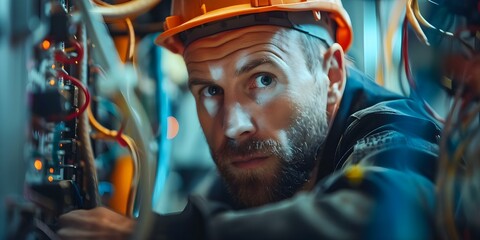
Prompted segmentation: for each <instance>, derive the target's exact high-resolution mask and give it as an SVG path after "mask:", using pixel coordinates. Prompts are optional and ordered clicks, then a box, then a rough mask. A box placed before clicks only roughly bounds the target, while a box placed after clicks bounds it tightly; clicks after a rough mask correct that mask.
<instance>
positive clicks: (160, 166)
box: [152, 41, 171, 204]
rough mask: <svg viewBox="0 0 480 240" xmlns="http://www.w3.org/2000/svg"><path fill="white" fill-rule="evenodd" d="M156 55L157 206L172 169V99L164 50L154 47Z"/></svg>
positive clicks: (155, 189) (155, 200)
mask: <svg viewBox="0 0 480 240" xmlns="http://www.w3.org/2000/svg"><path fill="white" fill-rule="evenodd" d="M152 42H153V41H152ZM153 49H154V50H153V51H154V53H155V55H154V58H155V59H154V61H153V63H154V66H153V67H154V69H156V72H155V75H156V79H157V80H158V81H157V103H158V111H157V112H158V117H159V122H160V136H159V139H158V151H159V152H158V161H157V174H156V180H155V188H154V191H153V204H156V203H157V202H158V201H159V200H160V196H161V194H162V193H163V191H164V189H165V184H166V180H167V176H168V171H169V168H170V164H169V161H170V153H171V141H169V140H168V139H167V124H168V122H167V118H168V116H170V113H171V109H170V98H169V96H168V93H167V92H166V91H165V87H164V85H165V84H164V80H165V79H164V77H163V76H164V74H163V70H164V69H162V68H161V67H160V66H161V63H162V51H164V50H162V49H161V48H160V47H156V46H154V47H153Z"/></svg>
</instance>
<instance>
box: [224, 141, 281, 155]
mask: <svg viewBox="0 0 480 240" xmlns="http://www.w3.org/2000/svg"><path fill="white" fill-rule="evenodd" d="M257 153H261V154H266V155H275V156H281V155H282V147H281V145H280V143H278V142H276V141H274V140H273V139H267V140H262V139H258V138H252V139H248V140H246V141H243V142H241V143H238V142H237V141H235V140H232V139H228V140H227V141H225V143H224V144H222V146H221V147H220V148H219V150H218V151H217V152H216V153H215V158H216V159H225V158H232V157H235V156H237V157H238V156H245V157H248V156H249V155H254V154H257Z"/></svg>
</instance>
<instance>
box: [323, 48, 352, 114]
mask: <svg viewBox="0 0 480 240" xmlns="http://www.w3.org/2000/svg"><path fill="white" fill-rule="evenodd" d="M344 55H345V54H344V52H343V48H342V47H341V46H340V45H339V44H338V43H334V44H332V46H331V47H330V48H329V49H327V51H325V53H324V56H323V59H324V61H323V70H324V72H325V73H326V74H327V76H328V79H329V87H328V97H327V112H328V113H329V118H330V120H333V118H334V117H335V114H336V112H337V109H338V107H339V106H340V101H341V100H342V96H343V91H344V89H345V84H346V81H347V80H346V79H347V76H346V70H345V58H344V57H345V56H344Z"/></svg>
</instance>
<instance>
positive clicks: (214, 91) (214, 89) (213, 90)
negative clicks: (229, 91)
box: [200, 85, 223, 97]
mask: <svg viewBox="0 0 480 240" xmlns="http://www.w3.org/2000/svg"><path fill="white" fill-rule="evenodd" d="M222 93H223V89H222V88H220V87H219V86H215V85H211V86H206V87H204V88H202V89H201V90H200V94H201V95H202V96H203V97H214V96H217V95H220V94H222Z"/></svg>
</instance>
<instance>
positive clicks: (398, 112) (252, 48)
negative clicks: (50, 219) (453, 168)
mask: <svg viewBox="0 0 480 240" xmlns="http://www.w3.org/2000/svg"><path fill="white" fill-rule="evenodd" d="M172 9H173V14H174V16H172V17H170V18H167V21H166V31H165V32H164V33H162V34H161V35H160V36H159V38H158V39H157V43H158V44H160V45H162V46H164V47H167V48H168V49H170V50H172V51H174V52H177V53H179V54H182V55H183V57H184V59H185V62H186V64H187V69H188V72H189V82H188V84H189V87H190V90H191V92H192V94H193V96H194V97H195V100H196V106H197V113H198V117H199V120H200V123H201V126H202V128H203V131H204V133H205V136H206V139H207V142H208V144H209V146H210V150H211V153H212V156H213V159H214V161H215V164H216V165H217V168H218V172H219V175H220V176H221V179H222V181H216V182H215V183H216V184H214V185H213V186H212V188H211V191H210V192H209V193H208V194H206V195H205V196H201V197H192V198H191V199H190V201H189V204H188V205H187V207H186V209H185V210H184V211H183V212H182V213H179V214H174V215H169V216H157V217H156V219H155V223H154V228H155V229H154V232H152V233H151V235H150V236H152V238H161V239H163V238H166V239H204V238H206V239H247V238H248V239H355V238H374V239H395V238H397V239H416V238H417V239H426V238H428V237H432V236H434V235H432V234H433V233H432V232H433V222H432V221H431V218H432V213H431V211H432V207H433V195H434V186H433V179H434V172H435V168H436V165H435V159H436V141H437V137H438V134H439V128H438V126H437V125H436V124H435V123H434V122H433V121H431V120H430V118H429V117H428V114H426V113H425V112H424V111H423V110H422V109H421V108H420V107H418V106H417V104H416V103H415V102H413V101H411V100H408V99H403V98H402V97H400V96H397V95H395V94H393V93H390V92H388V91H386V90H384V89H382V88H381V87H379V86H377V85H375V84H374V83H373V82H372V81H371V80H369V79H366V78H365V77H364V76H363V75H361V74H360V73H358V72H357V71H356V70H354V69H353V68H349V67H346V61H345V58H344V49H348V47H349V46H350V44H351V41H352V34H351V26H350V20H349V18H348V15H347V13H346V12H345V10H344V9H343V7H342V5H341V2H340V0H316V1H315V0H313V1H300V0H284V1H275V0H271V1H249V0H243V1H242V0H237V1H214V0H204V1H195V2H194V3H193V1H189V0H180V1H174V6H173V8H172ZM60 222H61V226H62V228H61V229H60V230H59V232H58V234H59V235H60V236H62V237H64V238H75V237H80V238H81V237H95V238H101V237H103V238H112V237H114V238H121V237H127V236H129V234H131V232H132V231H133V228H134V225H135V223H134V222H133V221H132V220H129V219H126V218H124V217H121V216H119V215H117V214H114V213H112V212H111V211H109V210H107V209H106V208H97V209H94V210H89V211H74V212H72V213H69V214H66V215H64V216H62V217H61V218H60Z"/></svg>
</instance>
